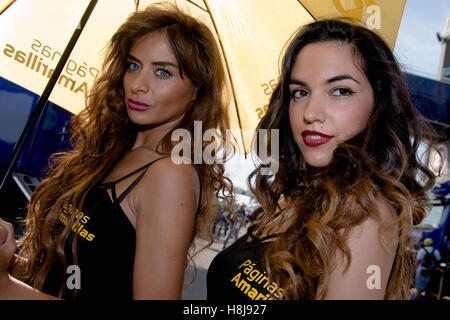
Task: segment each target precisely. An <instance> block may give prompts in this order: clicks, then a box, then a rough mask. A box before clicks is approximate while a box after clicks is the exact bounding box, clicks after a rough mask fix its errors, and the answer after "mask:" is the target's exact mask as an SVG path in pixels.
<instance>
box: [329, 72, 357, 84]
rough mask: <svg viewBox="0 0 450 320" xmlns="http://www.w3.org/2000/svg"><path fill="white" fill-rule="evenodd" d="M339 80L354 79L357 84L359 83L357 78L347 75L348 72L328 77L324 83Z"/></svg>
mask: <svg viewBox="0 0 450 320" xmlns="http://www.w3.org/2000/svg"><path fill="white" fill-rule="evenodd" d="M340 80H353V81H355V82H356V83H357V84H360V83H359V81H358V80H356V79H355V78H353V77H352V76H351V75H349V74H340V75H337V76H334V77H332V78H330V79H328V80H327V81H326V83H332V82H335V81H340Z"/></svg>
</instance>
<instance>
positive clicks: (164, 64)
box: [152, 61, 178, 69]
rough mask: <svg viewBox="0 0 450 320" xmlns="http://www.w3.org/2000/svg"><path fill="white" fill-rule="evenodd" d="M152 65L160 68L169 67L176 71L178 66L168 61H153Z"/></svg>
mask: <svg viewBox="0 0 450 320" xmlns="http://www.w3.org/2000/svg"><path fill="white" fill-rule="evenodd" d="M152 65H154V66H161V67H166V66H171V67H174V68H177V69H178V66H177V65H176V64H175V63H173V62H170V61H154V62H152Z"/></svg>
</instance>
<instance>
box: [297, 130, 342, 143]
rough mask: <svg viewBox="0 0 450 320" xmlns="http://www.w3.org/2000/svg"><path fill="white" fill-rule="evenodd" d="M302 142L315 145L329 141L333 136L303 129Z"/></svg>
mask: <svg viewBox="0 0 450 320" xmlns="http://www.w3.org/2000/svg"><path fill="white" fill-rule="evenodd" d="M302 137H303V142H305V144H306V145H307V146H310V147H317V146H320V145H322V144H325V143H327V142H328V141H330V140H331V139H332V138H333V137H334V136H329V135H326V134H324V133H321V132H317V131H311V130H305V131H303V132H302Z"/></svg>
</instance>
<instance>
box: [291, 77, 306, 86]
mask: <svg viewBox="0 0 450 320" xmlns="http://www.w3.org/2000/svg"><path fill="white" fill-rule="evenodd" d="M289 84H298V85H299V86H304V87H306V86H307V84H306V82H303V81H301V80H297V79H289Z"/></svg>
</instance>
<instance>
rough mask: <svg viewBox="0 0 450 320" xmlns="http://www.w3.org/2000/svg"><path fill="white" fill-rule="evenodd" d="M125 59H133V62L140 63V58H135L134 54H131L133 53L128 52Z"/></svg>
mask: <svg viewBox="0 0 450 320" xmlns="http://www.w3.org/2000/svg"><path fill="white" fill-rule="evenodd" d="M127 59H128V60H131V61H135V62H138V63H141V60H139V59H138V58H136V57H135V56H133V55H131V54H129V55H128V56H127Z"/></svg>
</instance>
